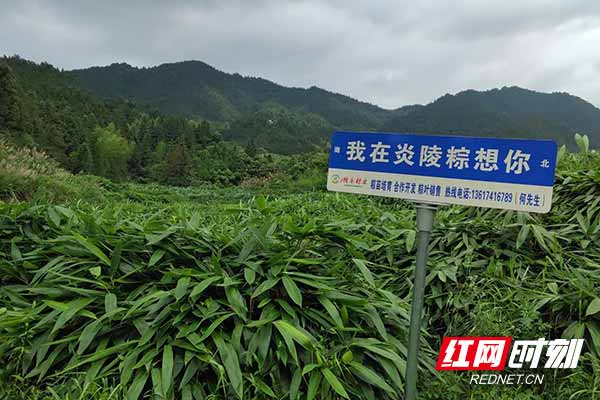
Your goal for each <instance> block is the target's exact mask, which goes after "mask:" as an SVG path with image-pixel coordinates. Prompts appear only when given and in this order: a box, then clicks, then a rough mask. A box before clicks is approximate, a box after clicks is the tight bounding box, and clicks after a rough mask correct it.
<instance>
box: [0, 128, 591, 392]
mask: <svg viewBox="0 0 600 400" xmlns="http://www.w3.org/2000/svg"><path fill="white" fill-rule="evenodd" d="M579 141H580V143H581V147H582V149H585V147H586V146H585V141H584V140H583V139H581V138H580V140H579ZM78 179H80V180H88V179H91V178H85V177H78ZM291 187H292V186H290V187H289V188H291ZM289 188H288V190H287V193H286V194H281V195H279V196H276V197H272V198H268V199H265V198H264V197H262V196H258V197H256V196H254V195H253V190H252V189H240V188H228V189H218V190H217V189H214V188H196V189H190V188H180V189H169V188H165V187H159V186H150V185H139V184H111V183H110V182H108V181H107V182H104V183H102V184H101V189H100V190H101V192H102V196H104V201H103V202H97V201H96V200H95V195H93V194H90V193H88V192H87V191H86V192H81V193H79V197H78V198H72V199H67V200H64V199H63V200H61V201H60V202H61V203H62V204H61V205H52V204H49V199H48V198H44V197H43V196H38V195H35V196H34V198H33V199H32V202H26V203H6V204H3V205H0V270H2V274H1V275H0V283H1V286H0V339H1V340H0V343H2V346H1V347H0V357H1V361H2V362H1V363H0V365H1V367H0V379H1V380H2V381H3V382H4V383H3V384H2V385H0V395H3V396H4V397H10V398H15V399H19V398H23V399H24V398H33V399H35V398H38V399H42V398H43V399H46V398H60V399H75V398H96V399H101V398H104V399H108V398H113V399H118V398H141V396H142V395H143V394H144V393H146V394H148V395H150V393H154V395H155V397H156V398H185V399H198V398H213V399H217V398H223V399H229V398H238V397H243V398H248V399H263V398H269V397H272V398H292V399H294V398H301V399H305V398H311V397H310V396H309V392H310V393H311V396H312V394H313V393H314V394H315V397H314V398H319V399H333V398H343V397H345V396H348V397H350V398H357V399H362V398H364V399H372V398H399V397H400V396H401V393H402V388H403V378H402V377H403V374H404V363H405V359H406V351H405V344H406V329H407V314H408V302H409V299H410V296H411V285H410V277H411V273H412V270H413V265H414V252H415V236H416V234H415V231H414V210H413V208H412V207H411V206H410V205H408V204H407V203H404V202H399V201H392V200H388V199H376V198H368V197H359V196H349V195H341V194H331V193H324V192H322V191H318V192H308V193H302V192H296V193H290V190H289ZM91 195H92V197H88V196H91ZM427 282H428V286H427V292H426V312H425V319H426V324H425V325H424V340H426V342H424V343H423V352H422V357H421V362H422V364H421V367H422V368H421V377H422V381H421V383H420V387H421V395H422V397H423V398H425V399H444V400H447V399H457V400H458V399H461V400H462V399H465V398H472V399H495V400H496V399H515V398H516V399H523V400H525V399H537V398H547V399H562V398H571V399H594V398H598V394H599V393H600V382H599V381H598V376H600V319H599V318H600V308H599V307H598V304H599V303H600V296H599V295H598V293H600V155H599V154H598V153H597V152H586V153H581V154H570V153H567V152H565V150H564V149H563V150H561V154H560V160H559V170H558V172H557V179H556V185H555V202H554V206H553V208H552V211H551V213H549V214H547V215H530V214H527V213H516V212H511V211H498V210H481V209H475V208H465V207H443V208H441V209H440V210H439V211H438V215H437V219H436V228H435V231H434V234H433V238H432V243H431V248H430V262H429V270H428V277H427ZM444 335H453V336H460V335H510V336H513V337H515V338H536V337H546V338H558V337H565V338H571V337H583V338H585V347H584V352H583V354H582V358H581V361H580V365H579V367H578V368H577V369H576V370H573V371H560V370H559V371H557V372H556V373H554V372H552V373H546V374H545V380H544V384H543V385H541V386H509V387H501V386H499V387H490V386H485V385H484V386H471V385H469V384H468V375H467V374H464V373H460V372H447V373H443V374H440V375H436V374H435V373H434V372H433V371H432V370H431V365H433V362H434V357H435V351H436V350H437V349H438V348H439V343H440V340H441V338H442V337H443V336H444ZM296 393H298V396H299V397H296ZM128 396H129V397H128Z"/></svg>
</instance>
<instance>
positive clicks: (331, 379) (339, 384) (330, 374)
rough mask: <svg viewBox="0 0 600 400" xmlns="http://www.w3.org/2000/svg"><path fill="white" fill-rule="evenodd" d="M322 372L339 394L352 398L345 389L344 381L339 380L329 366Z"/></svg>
mask: <svg viewBox="0 0 600 400" xmlns="http://www.w3.org/2000/svg"><path fill="white" fill-rule="evenodd" d="M321 373H322V374H323V376H324V377H325V380H326V381H327V383H329V386H331V387H332V388H333V390H335V392H336V393H337V394H339V395H340V396H342V397H343V398H345V399H350V396H348V393H347V392H346V389H344V385H342V382H340V381H339V379H338V378H337V377H336V376H335V375H334V373H333V372H331V370H330V369H329V368H323V369H322V370H321Z"/></svg>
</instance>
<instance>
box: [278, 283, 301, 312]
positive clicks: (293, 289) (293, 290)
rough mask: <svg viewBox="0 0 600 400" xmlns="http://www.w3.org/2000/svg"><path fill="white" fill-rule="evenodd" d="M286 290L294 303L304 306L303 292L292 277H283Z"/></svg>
mask: <svg viewBox="0 0 600 400" xmlns="http://www.w3.org/2000/svg"><path fill="white" fill-rule="evenodd" d="M281 280H282V281H283V286H284V287H285V290H286V292H287V294H288V296H290V298H291V299H292V301H293V302H294V303H296V304H297V305H299V306H300V307H302V293H301V292H300V289H298V286H297V285H296V283H295V282H294V280H293V279H292V278H290V277H289V276H284V277H283V278H281Z"/></svg>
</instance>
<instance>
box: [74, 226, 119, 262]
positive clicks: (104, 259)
mask: <svg viewBox="0 0 600 400" xmlns="http://www.w3.org/2000/svg"><path fill="white" fill-rule="evenodd" d="M73 237H74V238H75V240H76V241H77V242H78V243H79V244H80V245H82V246H83V247H85V248H86V249H87V250H88V251H89V252H90V253H92V254H93V255H95V256H96V257H98V259H99V260H100V261H102V262H103V263H104V264H106V265H108V266H109V267H110V260H109V259H108V257H106V255H105V254H104V253H103V252H102V250H100V249H99V248H98V246H96V245H95V244H94V243H92V242H90V241H89V240H88V239H86V238H84V237H83V236H81V235H80V234H79V233H77V232H73Z"/></svg>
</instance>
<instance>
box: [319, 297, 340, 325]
mask: <svg viewBox="0 0 600 400" xmlns="http://www.w3.org/2000/svg"><path fill="white" fill-rule="evenodd" d="M319 302H320V303H321V304H322V305H323V307H324V308H325V310H326V311H327V313H328V314H329V316H330V317H331V319H333V322H335V324H336V326H337V327H338V328H343V327H344V322H343V321H342V317H341V316H340V313H339V311H338V309H337V307H336V306H335V304H333V302H332V301H331V300H329V299H328V298H327V297H324V296H319Z"/></svg>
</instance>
